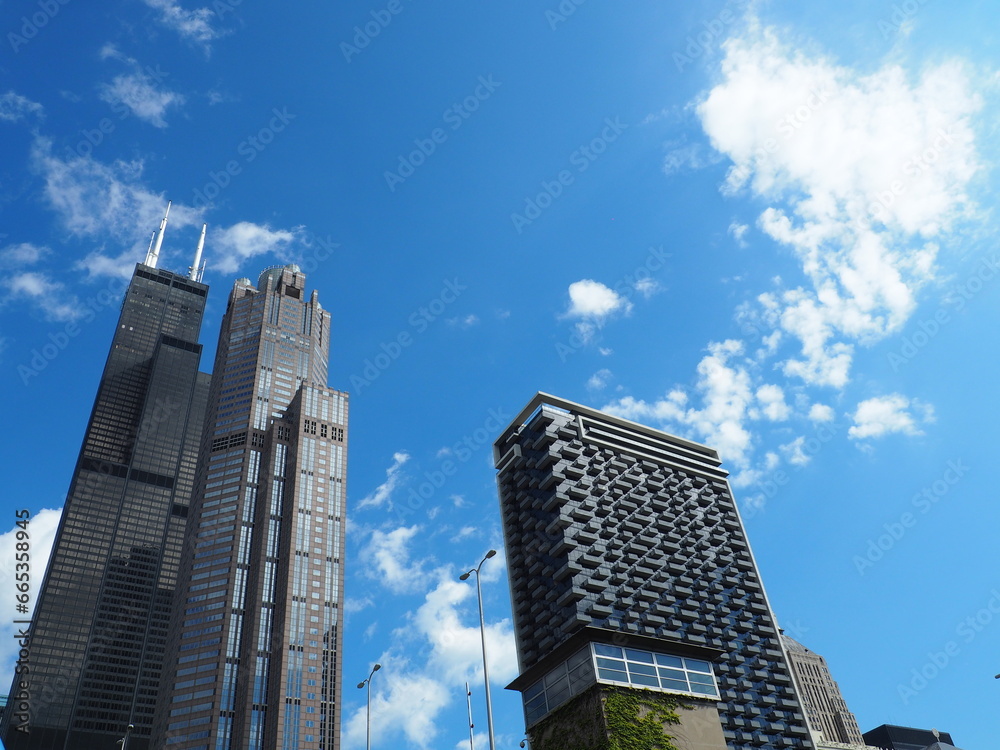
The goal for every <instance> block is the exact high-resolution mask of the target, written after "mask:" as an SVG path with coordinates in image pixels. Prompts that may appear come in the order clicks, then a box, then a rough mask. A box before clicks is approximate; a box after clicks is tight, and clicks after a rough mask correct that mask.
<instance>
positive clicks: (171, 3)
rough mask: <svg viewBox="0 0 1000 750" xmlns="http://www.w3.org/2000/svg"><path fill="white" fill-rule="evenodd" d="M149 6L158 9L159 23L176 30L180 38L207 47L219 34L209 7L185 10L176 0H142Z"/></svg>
mask: <svg viewBox="0 0 1000 750" xmlns="http://www.w3.org/2000/svg"><path fill="white" fill-rule="evenodd" d="M143 2H144V3H146V5H148V6H149V7H150V8H153V9H155V10H158V11H160V23H162V24H163V25H164V26H166V27H167V28H168V29H172V30H173V31H176V32H177V33H178V34H179V35H180V36H181V37H182V38H184V39H187V40H188V41H191V42H197V43H198V44H201V45H202V46H204V48H205V49H206V50H208V48H209V42H211V41H212V40H213V39H217V38H218V37H219V36H221V34H220V33H219V31H218V30H216V29H215V28H213V26H212V21H213V20H214V18H215V14H214V13H213V12H212V9H211V8H196V9H195V10H185V9H184V8H182V7H181V6H180V5H178V3H177V2H176V0H143Z"/></svg>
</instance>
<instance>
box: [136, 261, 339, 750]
mask: <svg viewBox="0 0 1000 750" xmlns="http://www.w3.org/2000/svg"><path fill="white" fill-rule="evenodd" d="M329 337H330V314H329V313H328V312H326V311H325V310H323V308H322V307H321V306H320V304H319V299H318V295H317V293H316V292H315V291H313V292H312V293H311V295H308V296H307V294H306V291H305V275H304V274H302V273H301V271H300V270H299V269H298V267H296V266H283V267H281V266H279V267H274V268H270V269H267V270H265V271H264V272H263V273H262V274H261V275H260V278H259V279H258V281H257V284H256V286H254V285H253V284H252V283H251V282H250V280H249V279H240V280H239V281H237V282H236V284H235V285H234V287H233V290H232V292H231V294H230V296H229V303H228V307H227V309H226V313H225V317H224V319H223V323H222V330H221V333H220V335H219V345H218V349H217V352H216V358H215V366H214V371H213V378H212V392H211V396H210V399H209V407H208V414H207V421H206V427H205V436H204V441H203V446H202V454H201V460H200V462H199V467H200V468H199V476H198V480H197V490H196V493H195V500H194V502H193V503H192V513H191V524H190V531H189V534H190V543H189V544H188V545H187V547H186V551H185V556H184V561H183V564H182V569H183V574H182V580H183V581H184V583H183V584H182V585H181V586H179V587H178V597H177V600H176V603H175V616H174V621H173V624H172V626H171V647H170V656H169V657H168V664H169V665H170V668H169V669H167V670H165V674H164V685H163V692H162V700H161V708H160V711H159V713H158V715H157V719H156V730H155V732H154V743H153V744H154V747H156V748H161V747H168V748H178V750H180V749H181V748H183V749H184V750H238V749H239V750H243V749H249V748H267V750H288V749H295V750H320V749H322V750H336V749H337V748H338V747H339V725H340V699H339V698H340V696H339V691H340V670H341V655H340V652H341V642H342V635H341V630H342V624H343V609H342V593H341V592H342V589H343V567H342V536H343V524H344V500H345V478H346V462H347V450H346V446H347V442H346V441H347V395H346V394H345V393H341V392H339V391H334V390H330V389H329V388H327V387H326V378H327V365H328V357H329V346H330V338H329Z"/></svg>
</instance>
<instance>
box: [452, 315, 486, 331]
mask: <svg viewBox="0 0 1000 750" xmlns="http://www.w3.org/2000/svg"><path fill="white" fill-rule="evenodd" d="M478 322H479V316H478V315H472V314H469V315H464V316H460V317H457V318H448V325H450V326H456V327H458V328H472V326H474V325H476V323H478Z"/></svg>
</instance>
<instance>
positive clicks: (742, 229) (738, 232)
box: [728, 221, 750, 247]
mask: <svg viewBox="0 0 1000 750" xmlns="http://www.w3.org/2000/svg"><path fill="white" fill-rule="evenodd" d="M728 231H729V234H730V235H732V238H733V239H734V240H736V244H737V245H739V246H740V247H746V246H747V243H746V240H745V239H743V238H744V237H746V233H747V232H748V231H750V227H749V226H748V225H747V224H740V223H739V222H737V221H734V222H732V223H731V224H730V225H729V230H728Z"/></svg>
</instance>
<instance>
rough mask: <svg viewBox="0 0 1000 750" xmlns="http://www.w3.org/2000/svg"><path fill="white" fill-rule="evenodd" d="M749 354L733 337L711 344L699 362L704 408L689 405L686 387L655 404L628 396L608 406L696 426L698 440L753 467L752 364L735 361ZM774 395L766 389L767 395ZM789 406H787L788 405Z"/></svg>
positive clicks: (632, 415) (638, 416) (640, 416)
mask: <svg viewBox="0 0 1000 750" xmlns="http://www.w3.org/2000/svg"><path fill="white" fill-rule="evenodd" d="M742 354H743V344H742V343H741V342H739V341H734V340H728V341H725V342H723V343H721V344H719V343H713V344H709V354H708V355H707V356H706V357H704V358H703V359H702V360H701V362H699V363H698V382H697V385H696V388H697V390H698V391H699V392H700V394H701V402H702V408H700V409H698V408H693V407H692V408H688V406H687V402H688V397H687V395H686V394H685V393H684V391H683V390H680V389H674V390H673V391H671V392H670V393H668V394H667V396H666V397H665V398H663V399H661V400H659V401H656V402H654V403H652V404H648V403H646V402H645V401H637V400H635V399H633V398H632V397H625V398H623V399H619V400H618V401H616V402H613V403H611V404H608V405H606V406H605V407H604V410H606V411H608V412H610V413H612V414H618V415H619V416H622V417H625V418H627V419H635V420H642V419H652V420H655V421H658V422H662V423H667V424H668V425H669V424H676V425H683V426H686V427H689V428H692V429H693V430H694V432H695V434H696V435H697V436H698V439H700V440H702V441H704V442H705V443H706V444H707V445H709V446H710V447H712V448H714V449H715V450H717V451H719V453H720V455H722V456H723V457H724V458H725V460H726V461H729V462H731V463H733V464H735V465H736V466H737V467H739V468H744V467H746V466H747V462H748V459H749V456H750V452H751V448H752V436H751V433H750V431H749V430H748V429H747V425H746V422H747V421H748V419H750V417H751V415H750V414H749V409H750V406H751V403H752V401H753V398H754V394H753V390H752V387H751V376H750V373H749V372H748V370H747V369H746V366H745V365H744V364H743V363H741V362H737V363H736V364H733V363H732V360H734V359H736V358H738V357H739V356H740V355H742ZM767 395H772V396H773V394H769V392H768V391H765V396H767ZM786 408H787V407H786Z"/></svg>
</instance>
